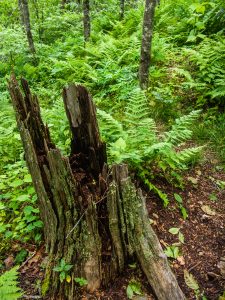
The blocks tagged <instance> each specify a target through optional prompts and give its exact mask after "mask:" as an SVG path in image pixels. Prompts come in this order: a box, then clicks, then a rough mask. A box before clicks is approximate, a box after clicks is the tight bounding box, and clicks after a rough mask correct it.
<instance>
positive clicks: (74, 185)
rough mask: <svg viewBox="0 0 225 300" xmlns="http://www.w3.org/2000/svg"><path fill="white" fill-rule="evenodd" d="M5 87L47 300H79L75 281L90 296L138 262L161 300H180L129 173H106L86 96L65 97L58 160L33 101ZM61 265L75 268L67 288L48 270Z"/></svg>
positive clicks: (12, 85) (70, 93) (69, 93)
mask: <svg viewBox="0 0 225 300" xmlns="http://www.w3.org/2000/svg"><path fill="white" fill-rule="evenodd" d="M21 85H22V89H23V93H22V92H21V90H20V87H19V84H18V82H17V81H16V78H15V76H12V77H11V80H10V82H9V91H10V94H11V98H12V102H13V106H14V109H15V111H16V119H17V124H18V128H19V130H20V134H21V138H22V142H23V147H24V151H25V156H26V161H27V165H28V168H29V171H30V173H31V176H32V180H33V184H34V187H35V190H36V193H37V195H38V205H39V208H40V213H41V219H42V221H43V223H44V234H45V242H46V251H47V253H48V263H47V266H46V274H45V279H44V281H43V283H42V292H43V295H46V297H47V299H57V300H58V299H59V300H60V299H80V297H79V291H78V290H79V289H78V287H77V286H76V284H75V281H74V278H76V277H84V278H86V279H87V281H88V285H87V289H88V290H89V291H90V292H93V291H95V290H96V289H98V288H99V287H100V286H104V285H107V284H109V282H110V281H112V280H113V279H114V278H115V277H116V276H117V275H118V274H119V273H120V272H122V271H123V269H124V267H125V266H126V263H127V260H128V259H129V258H131V257H136V258H137V259H138V261H139V263H140V265H141V267H142V269H143V272H144V273H145V275H146V277H147V279H148V281H149V283H150V284H151V286H152V288H153V289H154V291H155V294H156V296H157V298H158V299H161V300H167V299H168V300H182V299H185V297H184V295H183V293H182V291H181V290H180V288H179V286H178V284H177V281H176V278H175V276H174V275H173V273H172V271H171V269H170V267H169V264H168V262H167V259H166V256H165V254H164V253H163V251H162V248H161V246H160V244H159V241H158V239H157V237H156V235H155V233H154V232H153V230H152V228H151V226H150V223H149V219H148V215H147V211H146V208H145V200H144V197H143V196H142V193H141V191H140V190H136V189H135V186H134V184H133V183H132V182H131V179H130V178H129V176H128V169H127V166H126V165H114V166H112V168H111V169H109V167H108V166H107V165H106V150H105V144H104V143H102V142H101V140H100V135H99V129H98V124H97V120H96V112H95V107H94V104H93V101H92V99H91V96H90V95H89V94H88V92H87V90H86V89H85V88H84V87H82V86H76V85H74V84H71V85H69V86H68V87H66V88H64V90H63V100H64V106H65V110H66V113H67V117H68V120H69V123H70V128H71V132H72V140H71V154H70V156H69V158H67V157H63V156H62V154H61V153H60V151H59V150H58V149H57V148H56V147H55V145H54V144H53V143H52V141H51V138H50V134H49V130H48V127H47V126H45V125H44V124H43V122H42V119H41V115H40V108H39V104H38V99H37V97H36V96H34V95H32V94H31V91H30V89H29V86H28V84H27V82H26V81H25V80H24V79H22V81H21ZM61 259H64V260H65V261H66V263H67V264H71V265H73V268H72V269H71V270H70V271H69V274H68V275H70V276H71V281H70V282H66V281H63V282H60V280H59V273H58V272H56V271H54V270H53V268H54V267H55V266H56V265H58V264H59V262H60V260H61Z"/></svg>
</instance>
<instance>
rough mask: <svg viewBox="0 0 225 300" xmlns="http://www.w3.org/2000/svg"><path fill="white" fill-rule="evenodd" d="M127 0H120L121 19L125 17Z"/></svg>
mask: <svg viewBox="0 0 225 300" xmlns="http://www.w3.org/2000/svg"><path fill="white" fill-rule="evenodd" d="M124 7H125V0H120V20H123V18H124Z"/></svg>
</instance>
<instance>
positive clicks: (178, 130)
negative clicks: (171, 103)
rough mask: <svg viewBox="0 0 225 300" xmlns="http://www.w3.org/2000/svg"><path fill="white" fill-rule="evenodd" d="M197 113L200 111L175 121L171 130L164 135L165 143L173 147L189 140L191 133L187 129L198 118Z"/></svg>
mask: <svg viewBox="0 0 225 300" xmlns="http://www.w3.org/2000/svg"><path fill="white" fill-rule="evenodd" d="M199 113H200V110H195V111H192V112H191V113H190V114H189V115H186V116H182V117H180V118H179V119H176V121H175V124H174V125H173V126H172V130H170V131H169V132H166V133H165V136H166V138H165V142H167V143H172V144H173V145H175V144H179V143H181V142H183V141H185V140H188V139H190V138H191V136H192V131H191V130H190V129H188V127H190V126H191V125H192V124H193V122H194V121H195V120H196V119H197V118H198V116H199Z"/></svg>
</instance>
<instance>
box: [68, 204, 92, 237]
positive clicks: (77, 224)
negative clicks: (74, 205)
mask: <svg viewBox="0 0 225 300" xmlns="http://www.w3.org/2000/svg"><path fill="white" fill-rule="evenodd" d="M86 211H87V209H85V211H84V212H83V213H82V215H81V217H80V219H79V220H78V221H77V223H76V224H75V225H74V226H73V228H72V229H71V230H70V232H69V233H68V234H67V236H66V239H67V238H68V236H69V235H70V234H71V233H72V232H73V231H74V229H75V228H76V227H77V225H78V224H79V223H80V221H81V220H82V218H83V216H84V214H85V213H86Z"/></svg>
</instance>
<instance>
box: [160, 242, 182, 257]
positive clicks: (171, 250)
mask: <svg viewBox="0 0 225 300" xmlns="http://www.w3.org/2000/svg"><path fill="white" fill-rule="evenodd" d="M164 253H165V254H166V256H167V257H170V258H173V259H177V258H178V257H179V256H180V250H179V247H178V246H175V245H172V246H168V247H166V250H164Z"/></svg>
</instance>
